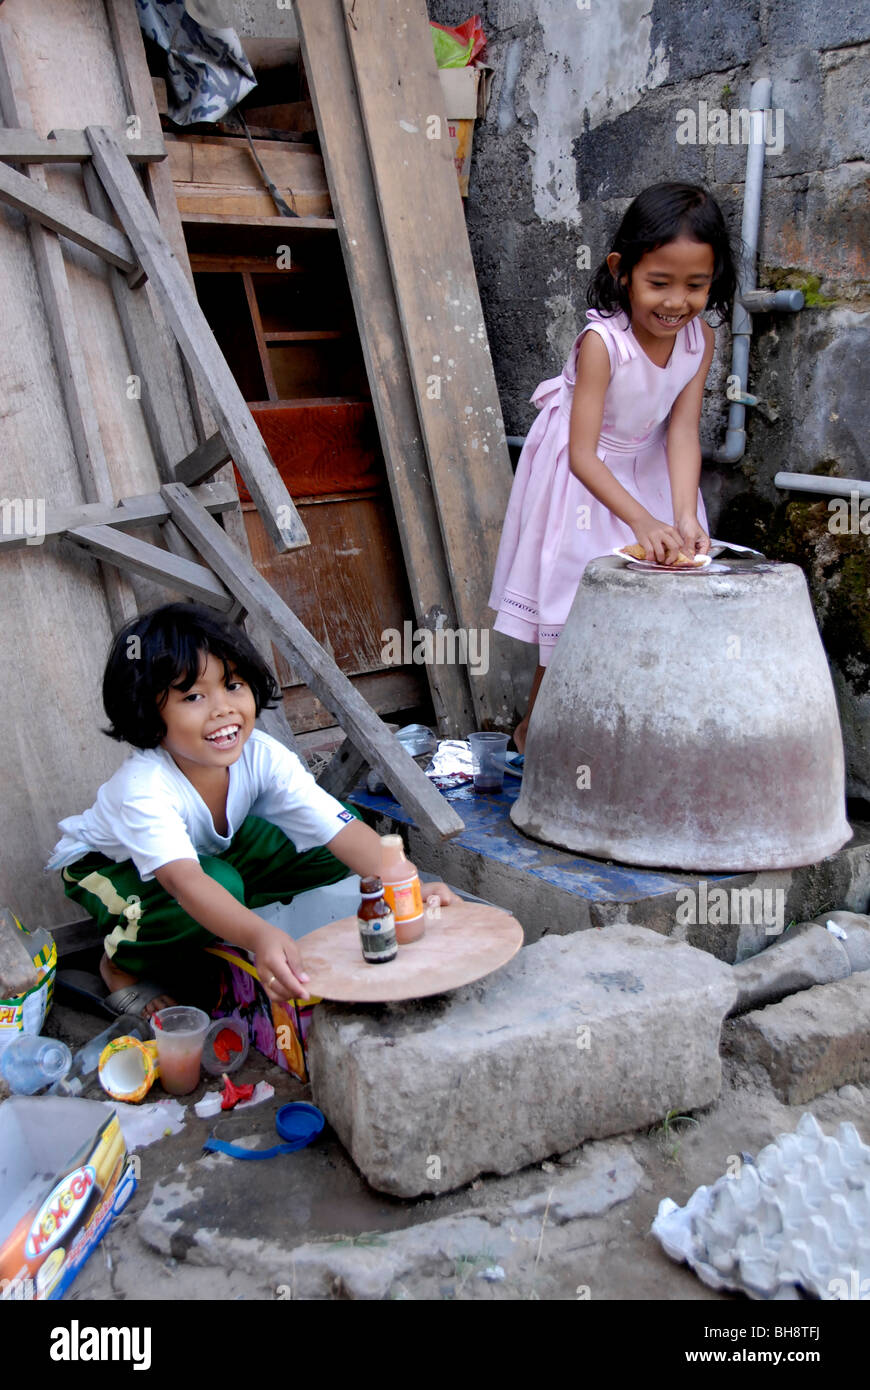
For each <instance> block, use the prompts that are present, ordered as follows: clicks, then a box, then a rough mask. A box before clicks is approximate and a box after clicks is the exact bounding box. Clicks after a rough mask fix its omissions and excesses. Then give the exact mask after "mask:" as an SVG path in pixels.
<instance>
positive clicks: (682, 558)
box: [622, 545, 697, 565]
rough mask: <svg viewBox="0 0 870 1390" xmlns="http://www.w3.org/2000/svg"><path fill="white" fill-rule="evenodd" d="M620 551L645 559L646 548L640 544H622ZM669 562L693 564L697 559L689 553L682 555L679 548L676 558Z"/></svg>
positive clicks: (654, 561)
mask: <svg viewBox="0 0 870 1390" xmlns="http://www.w3.org/2000/svg"><path fill="white" fill-rule="evenodd" d="M622 553H623V555H630V556H631V558H632V559H633V560H645V559H646V550H645V549H644V547H643V546H642V545H624V546H623V547H622ZM649 563H650V564H658V561H657V560H651V561H650V562H649ZM669 563H670V564H671V565H695V564H697V560H694V559H692V557H691V556H689V555H684V554H683V552H682V550H681V551H680V552H679V554H678V555H677V558H676V559H675V560H671V561H670V562H669Z"/></svg>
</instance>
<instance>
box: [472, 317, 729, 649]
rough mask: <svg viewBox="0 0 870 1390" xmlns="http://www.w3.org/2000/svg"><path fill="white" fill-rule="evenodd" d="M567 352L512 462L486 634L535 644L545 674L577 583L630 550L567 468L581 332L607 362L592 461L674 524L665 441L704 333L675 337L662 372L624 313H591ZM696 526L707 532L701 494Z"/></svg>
mask: <svg viewBox="0 0 870 1390" xmlns="http://www.w3.org/2000/svg"><path fill="white" fill-rule="evenodd" d="M586 317H587V319H588V320H589V322H588V324H587V325H586V327H585V328H584V329H583V331H582V332H581V333H580V334H579V335H578V337H577V338H576V340H575V342H574V346H573V348H572V349H571V353H570V355H569V357H568V361H567V362H566V364H565V368H564V370H563V372H562V375H561V376H558V377H553V378H552V379H551V380H549V381H542V382H541V385H540V386H539V387H538V389H537V390H536V391H535V394H534V395H533V396H532V402H533V404H534V405H536V406H537V407H538V409H539V411H540V414H539V416H538V418H537V419H536V420H535V421H534V423H533V425H532V427H531V429H530V430H529V433H528V436H527V438H526V442H525V444H524V446H523V451H522V454H521V455H520V459H519V463H518V464H517V471H516V476H515V478H514V483H513V489H512V491H511V496H510V501H509V503H508V509H507V514H506V516H505V521H504V528H503V530H502V537H501V542H500V544H499V550H498V557H497V559H496V566H495V575H494V578H493V585H492V593H491V594H490V598H489V606H490V608H494V609H496V610H497V613H498V617H497V618H496V619H495V622H494V623H493V627H494V628H495V629H496V630H497V631H498V632H506V633H508V634H509V636H511V637H518V638H519V639H520V640H521V641H523V642H537V643H538V646H539V648H540V658H539V660H540V664H541V665H542V666H546V665H547V663H548V661H549V660H550V657H551V656H552V653H553V648H554V647H555V645H556V642H557V640H558V637H559V634H560V632H561V631H562V628H563V627H564V625H565V623H566V621H567V619H568V614H569V612H570V610H571V604H572V603H573V602H574V595H575V594H576V592H577V586H578V585H579V583H580V578H581V575H582V574H583V571H584V569H585V568H586V566H587V564H588V563H589V561H590V560H592V559H594V558H595V557H596V556H597V555H609V554H610V551H611V550H612V549H613V548H614V546H618V545H632V544H633V543H634V542H635V535H634V532H633V531H632V530H631V527H629V526H626V525H625V523H624V522H622V521H620V520H619V518H618V517H616V516H614V515H613V513H612V512H611V511H610V510H609V509H608V508H607V507H605V506H604V504H603V503H601V502H599V501H598V500H597V499H596V498H595V497H593V496H592V494H591V492H589V491H588V489H587V488H585V487H584V486H583V484H582V483H581V482H580V480H579V478H576V477H575V476H574V474H573V473H572V472H571V469H570V468H569V466H568V426H569V421H570V416H571V402H572V399H573V393H574V385H575V382H576V379H577V375H576V374H577V352H578V349H579V346H580V339H581V338H582V337H583V333H589V332H594V333H598V334H600V336H601V338H602V339H603V340H604V343H605V346H606V347H607V353H608V356H609V358H610V385H609V386H608V388H607V393H606V395H605V397H604V415H603V418H602V422H601V436H600V438H599V440H598V447H597V449H596V453H597V454H598V457H599V458H600V459H603V461H604V462H605V463H606V464H607V466H608V468H609V469H610V471H611V473H612V474H613V476H614V477H615V478H616V479H617V480H618V481H619V482H620V483H621V484H622V486H623V487H624V488H625V489H626V491H627V492H630V493H631V495H632V496H633V497H636V498H637V500H638V501H639V502H640V503H641V504H642V505H643V506H644V507H646V509H647V510H648V511H649V512H651V513H652V515H653V516H654V517H656V518H657V519H658V520H660V521H666V522H668V524H672V523H673V520H674V513H673V504H672V501H671V486H670V479H669V477H668V461H667V455H666V452H665V436H666V433H667V426H668V417H669V415H670V412H671V407H672V406H673V404H674V401H675V400H676V399H677V397H678V396H679V394H680V392H681V391H682V390H683V388H684V387H685V386H686V385H687V384H688V383H689V382H690V381H691V379H692V377H693V376H695V374H696V373H697V372H698V370H699V369H700V366H701V362H702V359H703V355H704V334H703V330H702V328H701V324H700V322H699V320H698V319H697V318H695V319H692V320H691V321H690V322H689V323H688V324H686V326H685V327H684V328H681V329H680V331H679V333H678V334H677V336H676V340H675V342H674V346H673V350H672V352H671V356H670V360H669V362H668V364H667V366H665V367H657V366H656V365H655V363H654V362H651V361H650V359H649V358H648V357H647V355H646V353H645V352H644V351H643V349H642V348H641V346H640V344H639V343H638V341H637V339H636V338H635V336H634V334H633V333H632V331H631V325H630V323H629V320H628V318H627V316H626V315H625V314H621V313H620V314H617V315H614V316H612V317H609V318H608V317H606V316H605V315H603V314H600V313H599V312H598V310H597V309H590V310H588V311H587V314H586ZM698 520H699V521H700V523H701V525H702V526H704V527H705V528H706V525H707V517H706V513H705V511H704V503H703V501H702V499H701V494H700V492H699V493H698Z"/></svg>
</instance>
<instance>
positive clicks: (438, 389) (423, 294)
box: [314, 0, 524, 728]
mask: <svg viewBox="0 0 870 1390" xmlns="http://www.w3.org/2000/svg"><path fill="white" fill-rule="evenodd" d="M321 2H322V0H318V4H320V3H321ZM345 8H347V14H346V24H345V33H346V36H347V44H348V46H349V48H350V54H351V58H352V60H353V67H354V73H355V76H356V83H357V88H358V91H359V102H360V108H361V110H362V116H363V123H364V127H365V136H366V143H367V146H368V152H369V158H370V163H371V169H372V174H373V176H374V182H375V188H376V190H377V197H378V204H379V207H380V211H381V221H382V224H383V229H384V235H385V238H386V244H387V251H388V253H389V258H390V268H391V272H392V280H393V286H394V288H395V294H396V301H397V303H398V308H399V316H400V318H401V323H402V332H403V335H404V340H405V349H406V352H407V356H408V361H409V363H410V367H411V379H412V382H413V386H414V393H415V396H416V401H417V409H418V412H419V416H420V422H421V424H422V428H423V439H424V442H425V446H426V454H427V457H428V460H429V471H430V475H431V479H432V487H433V491H434V494H435V501H436V506H437V510H438V518H439V522H440V526H441V532H442V535H443V537H444V548H445V551H446V555H447V564H448V569H449V572H450V579H451V584H452V590H453V599H454V602H455V605H456V610H457V614H458V617H459V622H460V624H461V626H462V627H464V628H466V629H467V630H473V629H477V630H482V629H489V628H491V625H492V621H493V614H492V612H491V610H490V609H489V607H488V603H487V601H488V598H489V592H490V587H491V585H492V576H493V570H494V567H495V559H496V553H497V550H498V543H499V539H500V536H501V528H502V522H503V521H504V516H505V511H506V508H507V503H508V497H509V494H510V488H511V478H512V475H511V466H510V459H509V456H508V450H507V442H506V439H505V433H504V424H503V421H502V416H501V406H500V404H499V398H498V391H497V389H496V384H495V378H494V376H493V370H492V362H491V360H490V355H489V344H488V342H487V336H486V326H485V324H484V319H483V310H482V308H481V303H480V295H479V293H478V288H477V280H476V277H475V272H474V264H473V262H472V259H471V250H470V247H469V244H468V235H467V232H466V228H465V216H464V212H463V207H462V200H461V198H460V195H459V190H458V187H457V182H456V170H455V168H454V164H453V146H452V142H451V140H450V137H449V134H448V131H447V119H446V115H445V109H444V97H443V94H442V89H441V83H440V80H439V77H438V69H437V67H436V65H435V58H434V54H433V50H432V37H431V31H430V28H429V20H428V16H427V13H426V5H425V0H356V3H355V4H354V5H353V7H352V9H351V8H350V7H345ZM385 36H388V37H387V38H386V39H385ZM314 80H315V81H316V78H315V79H314ZM490 648H491V650H490V656H489V669H488V671H487V672H486V674H485V675H484V674H481V675H479V676H476V677H474V678H472V680H471V682H470V684H471V694H472V699H473V701H474V707H475V710H476V712H477V719H478V724H479V726H480V727H485V726H491V725H496V726H498V727H502V728H511V727H512V721H513V718H514V711H515V710H516V709H517V707H518V703H519V702H518V700H517V698H516V696H515V693H514V689H513V680H512V676H511V671H512V670H513V671H516V670H518V669H520V668H521V666H522V664H523V660H524V658H523V656H522V655H521V654H518V652H517V644H516V643H515V642H512V641H511V640H510V639H508V638H506V637H504V636H503V635H502V634H500V633H496V632H491V633H490Z"/></svg>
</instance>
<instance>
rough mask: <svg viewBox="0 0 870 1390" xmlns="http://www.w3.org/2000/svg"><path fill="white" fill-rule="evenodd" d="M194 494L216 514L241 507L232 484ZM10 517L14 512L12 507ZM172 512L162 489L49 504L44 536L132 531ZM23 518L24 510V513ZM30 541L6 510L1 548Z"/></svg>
mask: <svg viewBox="0 0 870 1390" xmlns="http://www.w3.org/2000/svg"><path fill="white" fill-rule="evenodd" d="M193 496H194V497H195V498H196V500H197V502H198V503H199V505H200V506H201V507H204V508H205V510H206V511H208V512H212V513H214V514H215V515H217V514H219V513H221V512H230V511H233V510H237V509H238V505H239V499H238V496H237V494H236V490H235V488H234V487H233V486H232V485H231V484H227V483H221V484H215V483H204V484H203V485H202V486H201V487H197V488H194V489H193ZM7 510H9V513H10V517H12V516H14V513H13V512H12V510H11V509H7ZM170 516H171V513H170V510H169V507H168V506H167V504H166V502H165V501H164V499H163V498H162V497H161V496H160V494H159V493H157V492H155V493H145V494H143V495H142V496H140V497H130V498H127V499H126V500H125V501H123V502H121V503H119V505H118V506H117V507H113V506H108V505H107V504H106V503H104V502H85V503H83V504H82V505H81V506H78V507H59V508H53V507H47V508H46V510H45V514H44V517H43V518H42V523H43V524H42V526H41V536H42V539H43V540H47V539H49V538H50V537H52V536H62V535H63V533H64V532H65V531H73V530H75V529H76V527H79V526H114V527H117V529H118V530H120V531H128V530H129V531H132V530H135V529H136V528H137V527H140V526H152V525H161V524H162V523H163V522H166V521H168V520H169V518H170ZM22 519H24V518H23V514H22ZM27 543H28V532H27V530H26V529H25V527H24V525H19V526H17V527H13V526H12V525H11V524H7V521H6V511H4V513H3V528H2V530H0V552H2V551H6V550H20V549H21V547H22V546H25V545H27Z"/></svg>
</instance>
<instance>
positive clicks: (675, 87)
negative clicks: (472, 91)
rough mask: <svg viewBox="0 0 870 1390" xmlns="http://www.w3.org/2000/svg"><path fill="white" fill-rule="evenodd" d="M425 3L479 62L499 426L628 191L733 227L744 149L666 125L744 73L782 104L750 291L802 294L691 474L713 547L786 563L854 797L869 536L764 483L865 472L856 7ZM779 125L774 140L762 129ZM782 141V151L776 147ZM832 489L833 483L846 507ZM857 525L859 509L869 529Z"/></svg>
mask: <svg viewBox="0 0 870 1390" xmlns="http://www.w3.org/2000/svg"><path fill="white" fill-rule="evenodd" d="M582 3H583V4H586V5H588V8H581V7H580V6H578V4H577V3H576V2H575V0H480V3H478V4H477V5H476V6H471V5H469V4H468V0H429V4H428V8H429V14H430V18H432V19H435V20H438V21H439V22H441V23H445V24H455V23H459V22H461V21H462V20H463V19H466V18H467V17H468V15H469V13H471V12H472V10H473V9H476V10H477V11H478V12H479V13H480V14H481V17H482V19H483V23H484V28H485V30H486V33H487V35H488V37H489V45H488V61H489V62H490V64H491V65H492V66H493V67H494V68H495V69H496V77H495V81H494V85H493V93H492V100H491V103H490V108H489V112H488V114H487V117H486V120H485V121H484V122H483V123H481V124H480V125H479V126H478V130H477V132H476V136H475V154H474V161H473V166H472V179H471V189H470V196H469V198H468V227H469V234H470V237H471V244H472V250H473V253H474V257H475V263H476V266H477V272H478V277H479V280H480V286H481V293H482V298H483V306H484V312H485V314H486V318H487V328H488V331H489V337H490V342H491V345H492V353H493V360H494V364H495V371H496V378H497V380H498V384H499V389H500V392H501V396H502V403H503V406H504V418H505V423H506V427H507V430H508V433H511V434H524V433H525V432H526V430H527V429H528V427H529V425H530V423H531V420H532V418H533V416H534V408H533V407H532V406H530V405H529V396H530V395H531V392H532V390H533V389H534V387H535V386H536V385H537V383H538V381H539V380H541V379H542V378H543V377H547V376H552V375H554V374H556V373H557V372H558V371H559V370H560V368H561V365H562V363H563V361H564V358H565V356H566V355H567V352H568V349H569V348H570V345H571V343H572V341H573V339H574V336H575V334H576V333H577V331H578V326H582V323H583V321H584V320H583V313H584V309H585V298H584V296H585V289H586V283H587V280H588V278H589V272H588V271H586V270H585V269H583V268H578V262H579V267H582V266H583V265H584V264H585V253H584V252H583V251H582V250H581V248H583V247H588V248H589V259H590V261H591V264H592V266H593V267H594V266H595V265H597V264H598V262H599V261H600V260H601V259H602V258H603V256H604V255H605V254H606V253H607V251H608V249H609V246H608V236H609V233H610V230H611V229H612V228H613V227H614V226H615V224H616V222H617V221H618V219H619V217H620V215H621V213H622V212H623V211H624V209H625V208H626V207H627V205H628V203H629V202H630V200H631V198H633V197H634V196H635V195H636V194H637V193H639V192H640V190H641V189H642V188H644V187H645V186H646V185H647V184H650V183H655V182H659V181H661V180H663V179H674V178H678V179H687V180H690V181H695V182H700V183H703V184H705V185H706V186H707V187H708V188H710V189H711V191H712V192H713V194H714V195H715V197H716V198H717V199H718V200H719V202H720V204H721V206H722V208H723V210H724V212H725V214H726V217H727V218H728V221H729V225H730V227H731V229H732V231H733V233H734V235H735V238H736V237H737V236H738V234H739V229H740V217H741V208H742V196H743V179H744V169H745V155H746V151H745V147H744V146H742V145H740V144H737V145H727V144H726V145H713V144H709V143H708V144H706V145H702V144H700V143H699V144H696V145H691V144H679V143H678V142H677V138H676V137H677V130H678V121H677V112H678V111H679V110H680V109H685V108H692V109H694V110H697V108H698V103H699V102H700V101H706V102H707V103H708V107H709V108H710V109H711V110H712V108H725V109H728V110H730V109H732V108H734V107H737V108H739V107H741V106H746V104H747V100H748V95H749V89H750V87H751V84H752V82H753V81H754V80H755V79H756V78H757V77H762V76H769V77H770V78H771V80H772V83H773V106H774V108H780V109H781V110H782V111H783V113H784V124H783V127H782V148H781V151H780V152H779V153H774V150H773V148H772V149H771V150H769V152H768V156H767V161H766V172H765V188H764V200H763V205H762V227H761V239H760V255H759V283H760V285H761V286H765V287H766V286H770V287H775V288H782V287H796V288H800V289H803V290H804V292H805V294H806V295H807V308H805V309H804V310H803V311H802V312H801V313H800V314H799V315H778V316H775V317H774V316H771V315H766V316H756V317H755V329H756V336H755V339H754V341H753V349H752V356H751V363H750V378H749V390H750V391H751V392H752V393H753V394H754V395H757V396H759V397H761V399H762V405H761V406H760V407H759V408H756V409H754V410H750V411H749V412H748V424H747V430H748V440H749V443H748V449H747V453H746V456H745V458H744V460H743V461H742V463H740V464H738V465H731V466H727V467H720V466H712V465H705V471H704V478H703V484H702V486H703V490H704V494H705V499H706V501H707V503H708V510H709V512H710V516H711V525H712V526H713V527H714V528H715V531H716V533H717V534H718V535H720V536H724V537H726V538H727V539H731V540H735V541H741V540H742V541H744V542H746V543H748V544H751V545H755V546H758V547H759V548H761V549H764V550H766V551H767V553H768V554H769V555H771V556H773V557H774V558H777V559H783V560H792V561H795V562H796V563H798V564H800V565H801V566H802V567H803V568H804V570H805V572H806V574H807V578H808V580H809V583H810V587H811V591H812V594H813V601H814V605H815V609H816V615H817V618H818V620H819V624H820V627H821V630H822V634H823V637H824V640H825V644H826V647H827V650H828V653H829V655H830V657H831V659H832V665H833V668H834V675H835V683H836V684H837V689H838V694H839V697H840V701H841V713H842V717H843V725H844V732H845V735H846V743H847V755H848V759H849V766H850V782H849V787H850V791H851V792H852V793H853V794H854V795H856V796H862V797H865V798H868V797H870V604H868V578H870V563H868V562H870V537H868V536H866V535H862V534H860V531H859V532H858V533H857V534H848V533H847V534H843V535H840V534H835V533H832V532H831V530H830V529H829V525H828V523H829V521H830V520H831V514H830V513H829V511H828V507H827V503H826V502H824V501H823V502H816V501H814V499H812V498H809V500H801V495H799V494H797V493H783V492H780V491H778V490H777V489H776V488H775V487H774V485H773V477H774V474H775V473H776V472H777V471H778V470H780V469H783V470H788V471H792V472H804V473H813V472H815V473H823V474H827V475H830V476H835V477H843V478H850V477H852V478H861V477H864V478H868V477H870V466H868V463H867V461H866V457H865V450H864V441H865V440H866V439H867V438H868V435H870V391H868V389H867V386H866V376H865V373H866V365H864V364H865V363H866V357H867V348H868V343H870V286H868V246H870V226H868V220H870V219H868V212H867V206H868V205H867V184H868V171H870V165H868V163H867V156H866V152H867V146H868V140H867V135H868V115H867V103H866V100H865V97H864V94H865V93H866V91H867V89H868V87H870V73H868V56H870V9H868V8H867V6H866V5H863V4H861V3H858V0H825V3H822V0H802V3H800V4H796V3H793V0H717V3H716V4H712V3H704V4H701V3H698V0H652V3H650V0H582ZM776 130H777V128H776V125H775V124H774V125H773V127H772V129H771V136H772V137H775V136H776ZM777 143H779V142H777ZM717 338H718V344H717V356H716V359H715V361H714V367H713V371H712V372H711V377H710V383H709V386H708V392H707V400H706V403H705V409H704V416H703V424H702V440H703V443H704V445H705V447H707V448H712V447H713V446H715V445H716V444H717V443H720V442H721V441H722V438H723V435H724V423H725V412H726V402H725V399H724V381H725V375H726V369H727V362H728V360H729V359H730V334H729V332H728V329H727V327H723V328H721V329H720V330H719V332H718V334H717ZM847 494H848V487H847V486H846V487H844V496H845V495H847ZM865 524H867V525H868V527H870V515H868V517H867V519H866V523H865Z"/></svg>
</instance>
